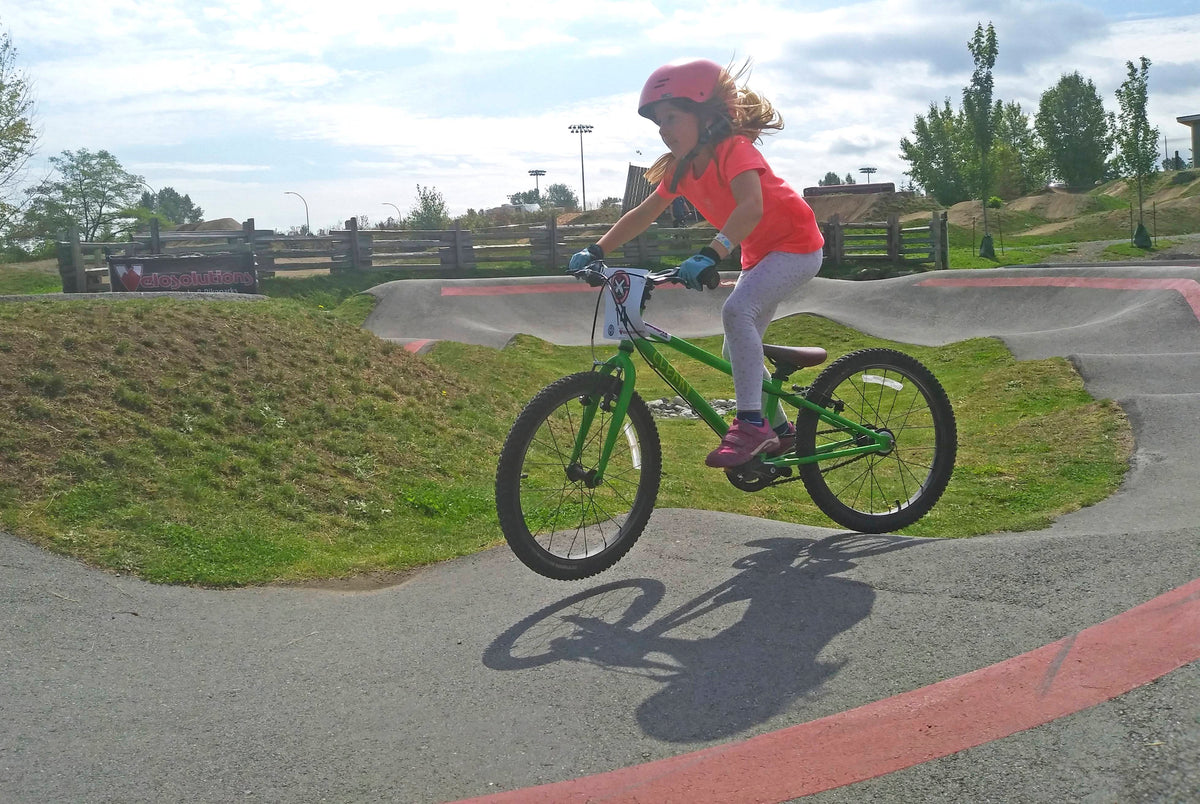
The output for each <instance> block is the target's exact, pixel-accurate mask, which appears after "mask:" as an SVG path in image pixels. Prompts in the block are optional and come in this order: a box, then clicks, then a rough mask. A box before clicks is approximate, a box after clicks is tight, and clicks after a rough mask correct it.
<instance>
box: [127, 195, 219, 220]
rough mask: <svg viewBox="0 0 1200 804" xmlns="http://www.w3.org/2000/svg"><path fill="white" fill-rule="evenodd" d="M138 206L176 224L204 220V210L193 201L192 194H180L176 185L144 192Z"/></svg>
mask: <svg viewBox="0 0 1200 804" xmlns="http://www.w3.org/2000/svg"><path fill="white" fill-rule="evenodd" d="M138 206H140V207H143V208H144V209H148V210H150V211H151V212H153V213H155V214H157V215H158V216H159V217H160V218H162V219H163V220H166V221H168V222H169V223H172V224H174V225H176V226H178V225H179V224H181V223H200V222H201V221H203V220H204V210H202V209H201V208H200V207H198V206H196V205H195V204H194V203H192V198H191V196H188V195H180V194H179V191H178V190H176V189H175V188H174V187H164V188H162V189H161V190H159V191H158V192H157V193H151V192H144V193H142V197H141V199H140V200H139V202H138Z"/></svg>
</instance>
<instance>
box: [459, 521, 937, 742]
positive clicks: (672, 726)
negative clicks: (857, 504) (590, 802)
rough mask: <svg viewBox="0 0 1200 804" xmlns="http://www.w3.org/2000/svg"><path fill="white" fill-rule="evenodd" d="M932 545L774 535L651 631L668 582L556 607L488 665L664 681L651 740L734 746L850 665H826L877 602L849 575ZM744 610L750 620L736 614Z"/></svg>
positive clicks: (587, 595)
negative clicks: (567, 668) (575, 665)
mask: <svg viewBox="0 0 1200 804" xmlns="http://www.w3.org/2000/svg"><path fill="white" fill-rule="evenodd" d="M929 543H931V540H927V539H911V538H904V537H898V536H875V535H864V534H840V535H835V536H830V537H826V538H822V539H804V538H797V539H792V538H767V539H760V540H755V541H751V542H748V543H747V545H746V546H748V547H752V548H754V552H753V553H750V554H749V555H746V556H744V557H742V558H739V559H737V560H736V561H735V562H734V563H733V567H734V569H736V570H738V572H737V574H735V575H734V576H733V577H731V578H729V579H728V580H726V581H724V582H722V583H721V584H719V585H717V586H715V587H713V588H712V589H709V590H708V591H706V592H704V593H702V594H700V595H697V596H696V597H694V598H692V599H691V600H689V601H687V602H686V603H684V604H682V605H680V606H678V607H676V608H675V609H673V610H672V611H669V612H667V613H665V614H662V615H661V616H659V617H658V618H657V619H654V620H652V621H649V622H645V623H643V620H646V619H647V618H648V617H650V615H651V614H652V613H653V612H654V611H655V609H656V608H658V606H659V604H660V603H661V602H662V601H663V600H664V598H665V597H666V594H667V588H666V586H665V584H663V583H662V582H661V581H658V580H654V579H649V578H633V579H627V580H620V581H613V582H609V583H604V584H600V585H599V586H595V587H592V588H590V589H587V590H584V591H582V592H579V593H577V594H574V595H571V596H569V597H566V598H563V599H562V600H560V601H558V602H556V603H553V604H551V605H549V606H546V607H544V608H542V609H540V610H539V611H536V612H534V613H533V614H531V615H529V616H528V617H526V618H524V619H522V620H521V621H520V622H518V623H517V624H515V625H513V626H512V627H511V628H509V629H507V630H506V631H505V632H504V633H502V634H501V635H500V636H499V637H497V638H496V639H495V640H494V641H493V642H492V644H491V645H489V646H488V648H487V650H486V651H485V652H484V655H483V663H484V665H485V666H487V667H488V668H491V669H493V670H500V671H511V670H525V669H529V668H533V667H538V666H541V665H547V664H551V663H555V662H580V663H587V664H592V665H596V666H599V667H601V668H603V669H605V670H607V671H611V672H618V673H633V674H636V675H639V676H643V677H646V678H651V679H653V680H655V681H657V682H659V683H660V684H661V687H660V688H659V690H658V691H657V692H655V693H653V694H651V695H650V696H649V697H648V698H646V699H645V700H644V701H642V702H641V703H640V704H639V705H638V707H637V712H636V715H637V720H638V723H639V725H640V726H641V728H642V729H643V731H644V732H645V733H646V734H647V735H648V736H651V737H654V738H657V739H660V740H664V741H667V742H688V743H690V742H698V741H705V740H716V739H722V738H728V737H730V736H733V735H736V734H739V733H741V732H743V731H745V730H747V729H749V728H752V727H754V726H756V725H758V724H761V723H764V722H766V721H767V720H769V719H770V718H772V717H774V716H775V715H777V714H779V713H780V712H781V711H783V710H784V709H786V708H787V706H788V705H789V704H790V703H791V702H792V701H793V700H795V699H797V698H799V697H802V696H805V695H808V694H810V693H812V692H813V691H815V690H817V689H818V688H820V686H821V685H822V684H823V683H825V681H826V680H827V679H829V678H830V677H831V676H832V675H834V674H835V673H837V672H838V670H839V669H841V667H842V666H843V664H844V661H836V662H830V661H822V660H821V659H820V658H819V657H820V654H821V652H822V650H823V649H824V648H825V647H826V646H827V645H828V644H829V643H830V641H831V640H832V639H834V638H835V637H836V636H837V635H838V634H841V633H842V632H844V631H846V630H848V629H849V628H851V627H852V626H853V625H854V624H855V623H857V622H859V621H860V620H862V619H863V618H865V617H866V616H867V615H868V614H869V613H870V611H871V608H872V606H873V605H874V602H875V591H874V590H873V589H872V588H871V586H870V585H869V584H866V583H863V582H861V581H855V580H851V579H848V578H842V577H838V575H839V574H840V573H843V572H845V571H847V570H850V569H852V568H854V567H855V566H857V562H859V561H861V560H863V559H867V558H870V557H872V556H877V555H881V554H883V553H890V552H893V551H896V550H902V549H907V548H909V547H915V546H917V545H921V544H929ZM738 612H740V613H741V616H740V617H739V616H737V615H738Z"/></svg>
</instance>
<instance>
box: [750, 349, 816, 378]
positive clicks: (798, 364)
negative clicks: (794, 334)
mask: <svg viewBox="0 0 1200 804" xmlns="http://www.w3.org/2000/svg"><path fill="white" fill-rule="evenodd" d="M763 354H764V355H766V358H767V360H770V361H771V365H772V366H774V367H775V373H774V374H773V375H772V376H774V377H776V378H777V379H780V380H782V379H786V378H787V376H788V375H789V374H792V373H793V372H795V371H798V370H800V369H802V368H808V367H809V366H819V365H821V364H822V363H824V362H825V359H826V358H827V357H828V356H829V355H828V353H827V352H826V351H825V350H824V349H822V348H821V347H819V346H775V345H773V344H769V343H764V344H763Z"/></svg>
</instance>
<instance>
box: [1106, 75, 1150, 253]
mask: <svg viewBox="0 0 1200 804" xmlns="http://www.w3.org/2000/svg"><path fill="white" fill-rule="evenodd" d="M1125 67H1126V69H1127V71H1128V74H1129V75H1128V77H1127V78H1126V79H1125V81H1124V83H1122V84H1121V86H1120V87H1118V88H1117V103H1118V104H1119V106H1120V109H1121V110H1120V112H1118V113H1117V120H1118V125H1117V133H1116V142H1117V159H1116V164H1117V169H1118V170H1120V171H1121V174H1122V175H1123V176H1125V177H1126V178H1132V179H1134V181H1135V182H1136V184H1137V195H1138V235H1139V236H1142V235H1143V233H1144V232H1145V218H1144V215H1143V211H1142V205H1143V203H1144V201H1145V190H1146V187H1145V185H1146V177H1147V176H1148V175H1150V174H1152V173H1155V172H1156V171H1157V165H1158V129H1157V128H1152V127H1151V126H1150V121H1149V119H1148V118H1147V116H1146V102H1147V100H1148V98H1149V74H1150V59H1148V58H1146V57H1145V56H1142V58H1141V66H1140V67H1135V66H1134V64H1133V62H1131V61H1127V62H1125ZM1139 240H1140V241H1141V242H1138V241H1139ZM1135 242H1138V245H1141V246H1142V247H1143V248H1149V247H1150V238H1149V235H1148V234H1146V235H1144V237H1135ZM1143 244H1144V245H1143Z"/></svg>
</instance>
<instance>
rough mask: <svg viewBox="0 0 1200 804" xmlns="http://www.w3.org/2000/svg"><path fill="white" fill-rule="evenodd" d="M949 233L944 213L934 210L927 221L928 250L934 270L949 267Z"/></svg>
mask: <svg viewBox="0 0 1200 804" xmlns="http://www.w3.org/2000/svg"><path fill="white" fill-rule="evenodd" d="M949 245H950V244H949V235H948V233H947V228H946V213H945V212H934V213H933V217H932V218H931V219H930V221H929V250H930V256H931V257H932V258H933V269H934V270H935V271H939V270H945V269H947V268H949V267H950V256H949V253H948V249H949Z"/></svg>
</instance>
